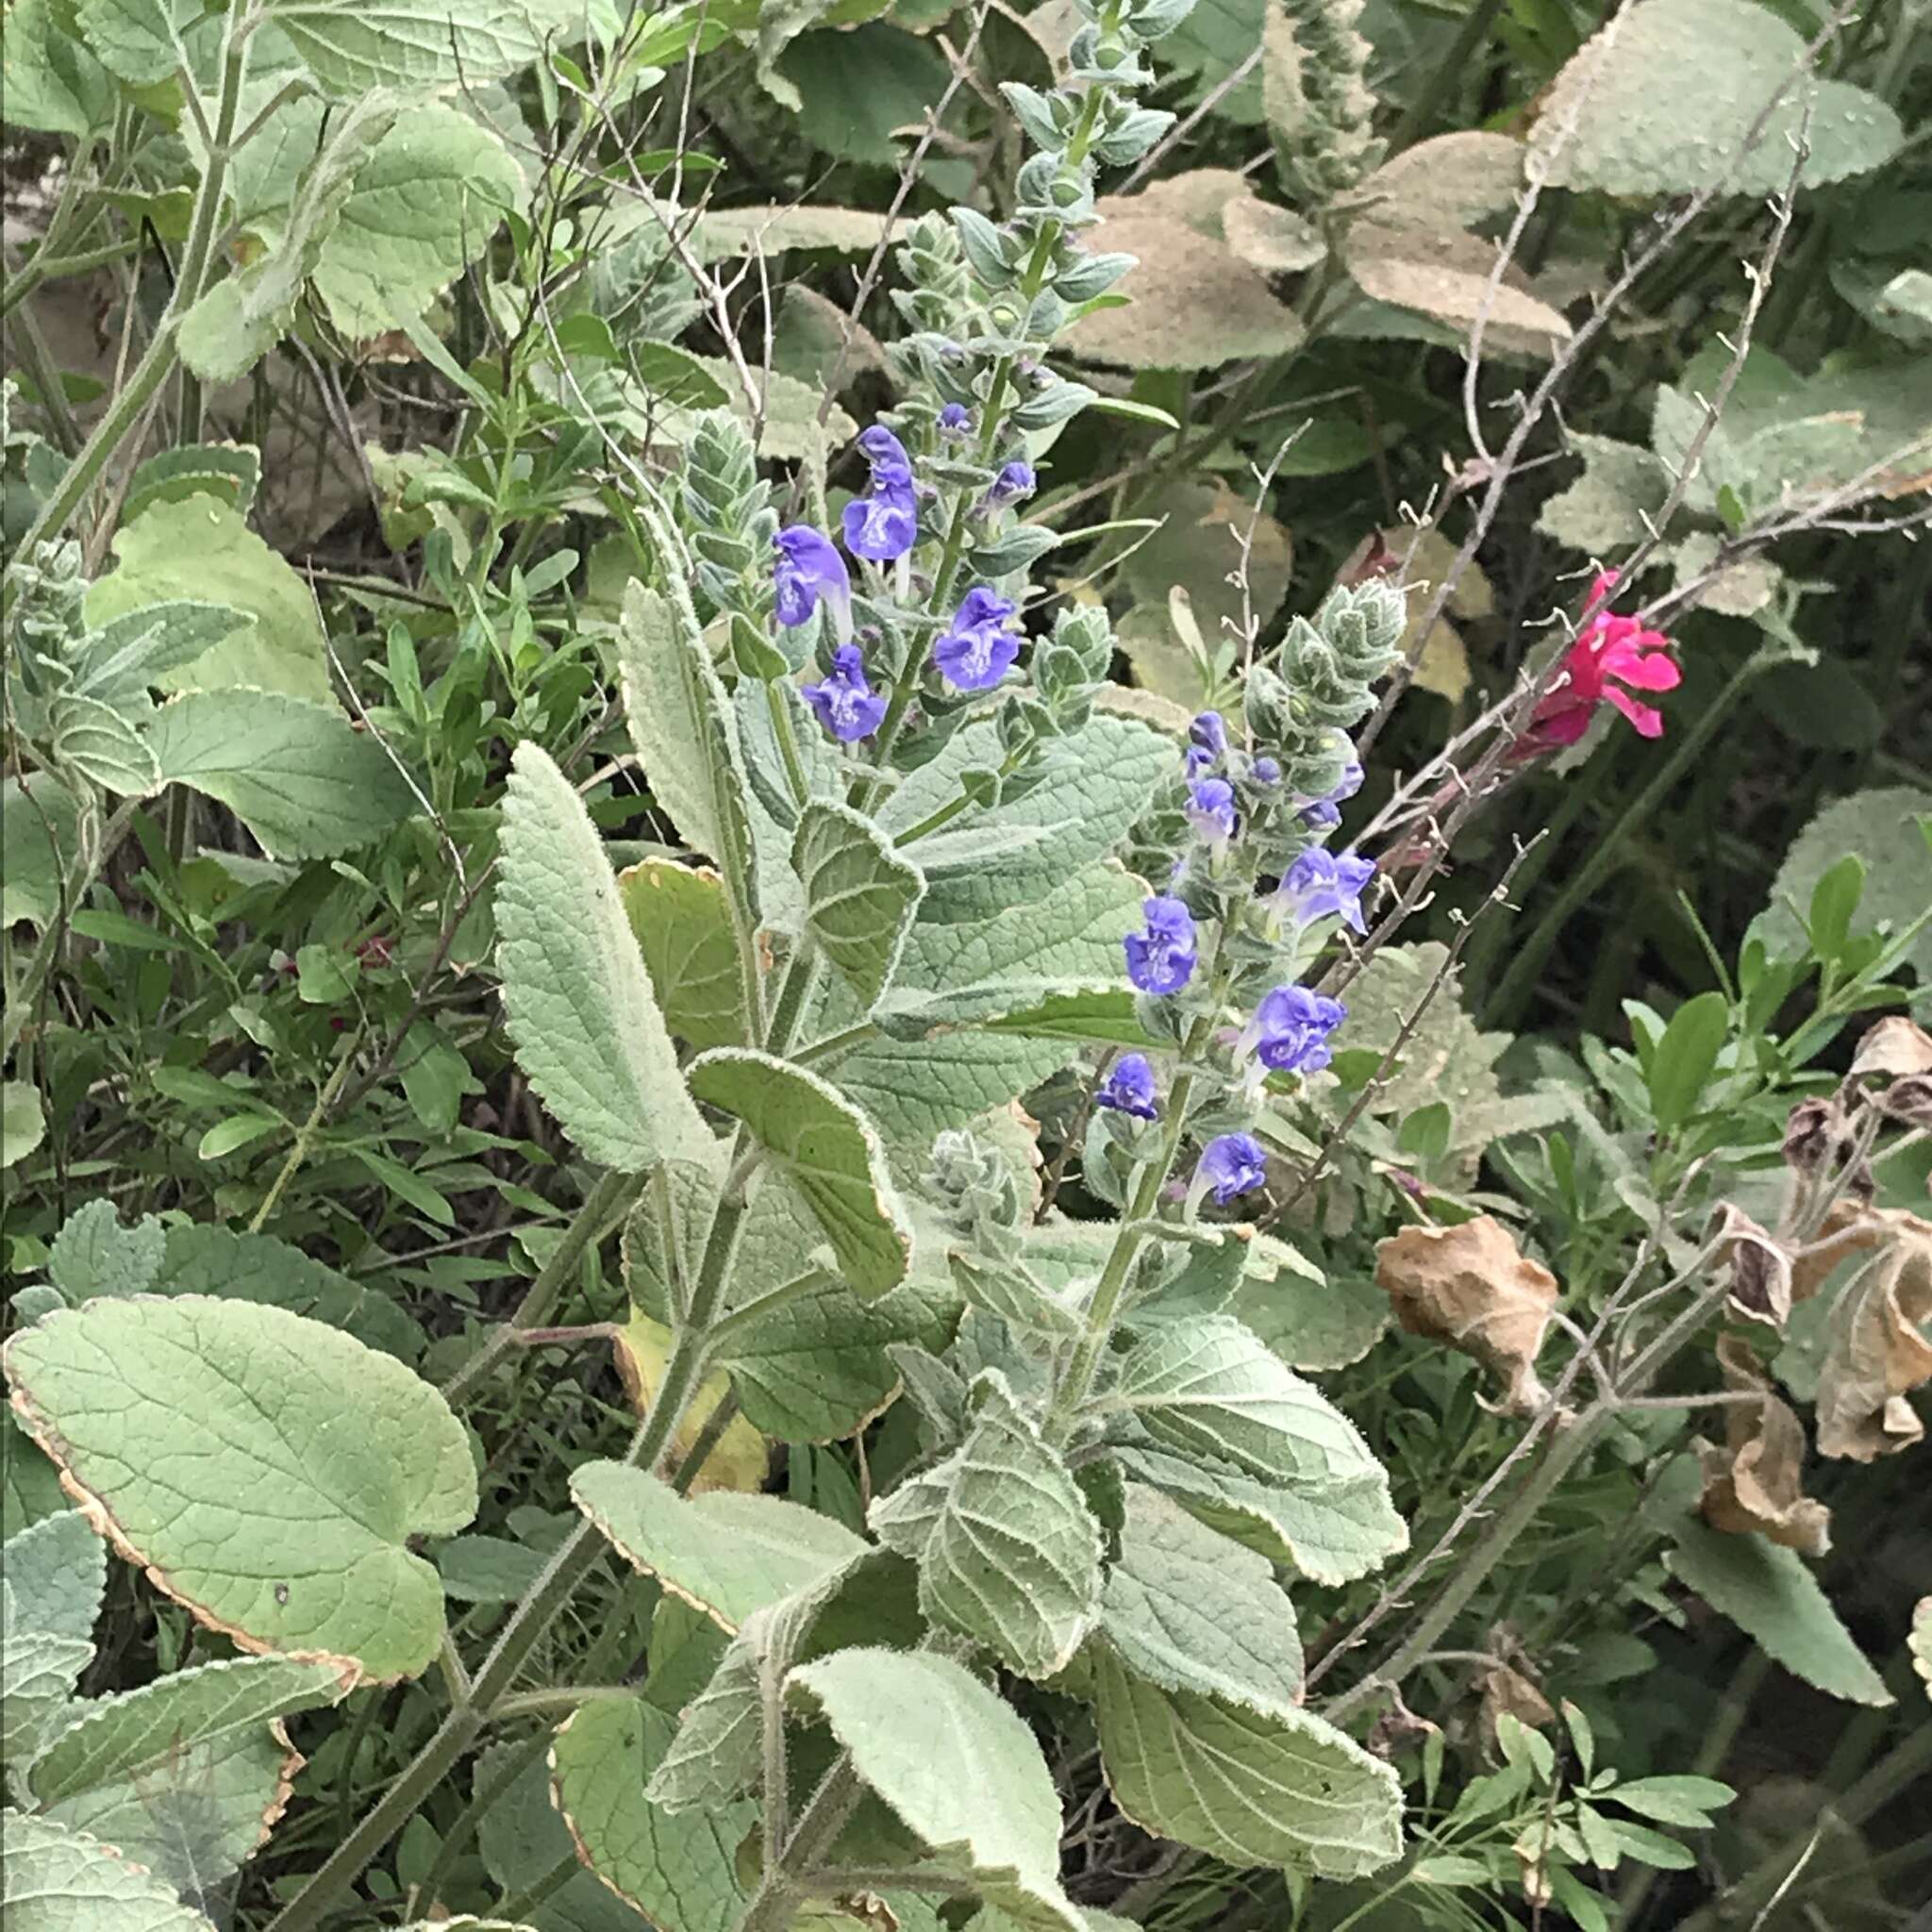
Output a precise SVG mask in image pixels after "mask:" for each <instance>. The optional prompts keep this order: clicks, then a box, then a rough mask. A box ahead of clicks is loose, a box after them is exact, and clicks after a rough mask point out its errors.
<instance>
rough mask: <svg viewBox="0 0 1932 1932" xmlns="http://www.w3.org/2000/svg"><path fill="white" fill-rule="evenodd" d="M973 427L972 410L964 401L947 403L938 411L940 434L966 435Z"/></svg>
mask: <svg viewBox="0 0 1932 1932" xmlns="http://www.w3.org/2000/svg"><path fill="white" fill-rule="evenodd" d="M972 428H973V411H972V410H971V409H969V408H967V407H966V405H965V404H964V403H948V404H947V405H946V407H945V408H943V409H941V411H940V434H941V436H966V435H969V434H970V433H971V431H972Z"/></svg>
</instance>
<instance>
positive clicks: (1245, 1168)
mask: <svg viewBox="0 0 1932 1932" xmlns="http://www.w3.org/2000/svg"><path fill="white" fill-rule="evenodd" d="M1194 1173H1195V1178H1196V1183H1197V1185H1198V1184H1199V1183H1201V1182H1205V1183H1206V1184H1207V1186H1208V1191H1210V1192H1211V1193H1212V1194H1213V1196H1214V1198H1215V1200H1216V1201H1218V1202H1219V1203H1220V1204H1221V1206H1222V1207H1226V1206H1227V1204H1228V1203H1229V1202H1230V1201H1232V1200H1233V1199H1234V1197H1235V1196H1236V1195H1237V1194H1249V1193H1252V1192H1253V1191H1255V1190H1256V1189H1257V1188H1258V1187H1260V1186H1262V1185H1263V1184H1264V1183H1265V1182H1266V1180H1267V1178H1268V1151H1267V1149H1266V1148H1264V1147H1263V1146H1262V1145H1261V1143H1260V1141H1257V1140H1256V1139H1255V1137H1254V1135H1252V1134H1221V1135H1218V1136H1216V1138H1215V1139H1213V1140H1212V1141H1208V1144H1207V1146H1206V1147H1204V1148H1203V1149H1202V1150H1201V1164H1200V1166H1199V1167H1197V1168H1196V1169H1195V1171H1194Z"/></svg>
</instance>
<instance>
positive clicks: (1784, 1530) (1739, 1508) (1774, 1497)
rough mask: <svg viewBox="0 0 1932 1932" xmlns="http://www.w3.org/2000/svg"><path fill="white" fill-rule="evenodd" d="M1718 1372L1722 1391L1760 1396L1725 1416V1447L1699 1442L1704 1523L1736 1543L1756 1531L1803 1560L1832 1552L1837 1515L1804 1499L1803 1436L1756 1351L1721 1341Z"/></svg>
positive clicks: (1728, 1338)
mask: <svg viewBox="0 0 1932 1932" xmlns="http://www.w3.org/2000/svg"><path fill="white" fill-rule="evenodd" d="M1717 1360H1718V1367H1719V1368H1720V1369H1721V1370H1723V1372H1724V1386H1725V1388H1727V1389H1730V1390H1733V1391H1737V1392H1738V1393H1740V1394H1744V1393H1749V1394H1755V1395H1757V1396H1758V1397H1759V1400H1758V1401H1757V1402H1755V1403H1754V1402H1734V1403H1732V1404H1731V1405H1730V1406H1729V1407H1727V1408H1726V1409H1725V1411H1724V1446H1723V1447H1722V1448H1720V1447H1719V1446H1718V1444H1717V1443H1715V1442H1699V1443H1698V1445H1697V1457H1698V1461H1699V1463H1700V1464H1701V1465H1702V1467H1703V1470H1704V1496H1703V1509H1704V1520H1705V1521H1706V1522H1707V1523H1708V1524H1710V1526H1711V1527H1712V1528H1713V1529H1721V1530H1724V1531H1725V1532H1726V1533H1727V1534H1729V1535H1731V1536H1745V1535H1748V1534H1750V1533H1751V1532H1752V1531H1754V1530H1755V1531H1757V1533H1758V1534H1760V1535H1762V1536H1764V1537H1767V1538H1769V1539H1770V1541H1773V1542H1774V1543H1783V1544H1784V1545H1785V1547H1786V1548H1787V1549H1792V1550H1796V1551H1797V1552H1798V1553H1799V1554H1800V1555H1801V1556H1806V1557H1822V1556H1824V1553H1825V1551H1826V1550H1828V1549H1829V1548H1830V1547H1831V1511H1830V1510H1829V1509H1827V1508H1826V1507H1824V1504H1822V1503H1815V1502H1813V1501H1811V1500H1810V1498H1808V1497H1807V1495H1806V1494H1805V1492H1804V1483H1803V1469H1804V1462H1805V1428H1804V1424H1802V1423H1800V1422H1799V1420H1798V1418H1797V1416H1796V1415H1795V1414H1793V1413H1792V1411H1791V1409H1790V1407H1788V1406H1787V1405H1786V1404H1785V1403H1783V1402H1782V1401H1780V1400H1779V1399H1778V1397H1777V1396H1776V1395H1774V1393H1773V1392H1772V1388H1771V1382H1770V1378H1769V1377H1768V1376H1767V1375H1766V1374H1765V1369H1764V1364H1763V1362H1762V1361H1760V1360H1759V1359H1758V1357H1757V1352H1756V1350H1754V1349H1753V1348H1752V1346H1751V1344H1750V1343H1749V1342H1747V1341H1744V1340H1743V1339H1742V1338H1741V1337H1740V1336H1736V1335H1725V1336H1721V1337H1720V1338H1719V1340H1718V1344H1717Z"/></svg>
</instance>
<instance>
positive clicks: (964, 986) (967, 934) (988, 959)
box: [883, 845, 1147, 1025]
mask: <svg viewBox="0 0 1932 1932" xmlns="http://www.w3.org/2000/svg"><path fill="white" fill-rule="evenodd" d="M911 849H912V850H913V851H915V852H917V851H918V850H919V847H918V846H916V845H915V846H913V847H912V848H911ZM1146 896H1147V889H1146V887H1145V886H1144V885H1142V884H1141V881H1140V880H1139V879H1137V878H1135V877H1134V876H1133V875H1132V874H1129V873H1128V872H1126V871H1125V870H1124V868H1122V867H1121V866H1120V865H1119V864H1117V863H1115V862H1113V861H1111V860H1109V861H1107V862H1105V863H1103V864H1099V865H1091V866H1089V867H1088V868H1087V869H1086V870H1085V871H1083V872H1080V873H1077V874H1074V876H1073V877H1071V878H1069V879H1068V880H1067V881H1066V883H1065V884H1064V885H1062V886H1060V887H1058V889H1056V890H1055V891H1051V892H1049V893H1048V894H1047V895H1046V896H1045V897H1044V898H1043V899H1041V900H1039V901H1037V902H1035V903H1033V904H1031V905H1023V906H1015V907H1012V908H1009V909H1008V910H1007V911H1004V912H1001V913H997V914H995V915H994V916H993V917H992V918H991V919H981V920H973V921H971V922H958V923H953V924H941V925H920V926H916V927H915V928H914V929H913V932H912V936H911V938H910V939H909V940H908V942H907V946H906V951H905V955H904V957H903V958H902V959H901V961H900V966H899V973H898V977H897V982H896V984H895V985H894V987H893V989H892V991H891V995H890V996H889V997H888V998H887V1000H886V1001H885V1003H884V1007H883V1010H884V1011H886V1012H888V1013H891V1014H893V1015H895V1016H903V1017H905V1018H906V1019H908V1020H917V1021H920V1022H922V1023H924V1024H928V1025H941V1024H946V1025H951V1024H959V1023H960V1022H963V1021H968V1020H984V1019H988V1018H991V1017H993V1016H996V1015H1003V1014H1008V1013H1012V1012H1014V1011H1016V1010H1019V1011H1024V1010H1026V1009H1028V1008H1036V1007H1039V1006H1041V1004H1043V1003H1044V1002H1046V1001H1048V1000H1052V999H1059V998H1072V997H1075V996H1078V995H1081V994H1087V993H1108V992H1112V991H1115V990H1116V989H1117V988H1118V987H1119V986H1120V983H1121V979H1122V976H1123V974H1124V972H1125V966H1124V955H1123V953H1122V951H1121V941H1123V940H1124V938H1125V937H1126V935H1127V934H1128V933H1130V932H1132V931H1134V930H1136V929H1137V928H1138V927H1139V926H1140V924H1141V902H1142V901H1143V900H1144V899H1145V898H1146Z"/></svg>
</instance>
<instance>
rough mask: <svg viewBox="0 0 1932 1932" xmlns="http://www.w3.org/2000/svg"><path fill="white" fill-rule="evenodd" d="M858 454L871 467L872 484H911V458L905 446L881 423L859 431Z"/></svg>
mask: <svg viewBox="0 0 1932 1932" xmlns="http://www.w3.org/2000/svg"><path fill="white" fill-rule="evenodd" d="M858 453H859V455H860V456H862V457H863V458H865V459H866V461H867V462H868V463H870V464H871V465H872V475H873V481H874V483H876V482H879V481H881V480H883V481H885V482H888V483H910V482H911V480H912V458H910V457H908V455H907V454H906V445H905V444H904V443H903V442H901V441H899V439H898V438H897V437H896V436H894V435H893V434H892V432H891V430H890V429H888V428H887V427H886V425H884V424H883V423H874V425H872V427H871V428H870V429H866V430H862V431H860V433H859V438H858ZM881 472H883V473H884V475H883V477H881V474H880V473H881Z"/></svg>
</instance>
